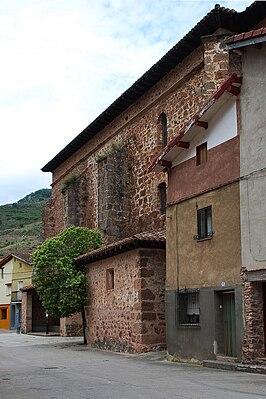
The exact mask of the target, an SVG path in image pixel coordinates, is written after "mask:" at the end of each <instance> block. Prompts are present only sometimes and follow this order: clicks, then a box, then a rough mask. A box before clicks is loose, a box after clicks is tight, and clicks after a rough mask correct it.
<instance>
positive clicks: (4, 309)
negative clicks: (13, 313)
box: [1, 308, 7, 320]
mask: <svg viewBox="0 0 266 399" xmlns="http://www.w3.org/2000/svg"><path fill="white" fill-rule="evenodd" d="M6 319H7V309H6V308H2V309H1V320H6Z"/></svg>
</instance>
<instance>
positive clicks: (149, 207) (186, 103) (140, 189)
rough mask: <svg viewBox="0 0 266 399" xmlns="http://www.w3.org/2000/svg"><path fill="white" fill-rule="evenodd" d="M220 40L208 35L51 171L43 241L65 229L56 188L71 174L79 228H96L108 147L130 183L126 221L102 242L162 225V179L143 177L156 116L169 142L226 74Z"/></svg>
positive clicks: (156, 143) (154, 140)
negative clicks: (78, 182) (119, 150)
mask: <svg viewBox="0 0 266 399" xmlns="http://www.w3.org/2000/svg"><path fill="white" fill-rule="evenodd" d="M223 37H224V36H222V37H220V36H216V35H214V36H213V37H209V38H208V39H206V40H205V41H204V43H203V44H202V45H200V46H199V47H198V49H196V50H195V51H194V52H193V53H191V54H190V55H189V56H188V57H187V58H186V59H185V60H183V61H182V62H181V63H180V64H179V65H177V66H176V67H175V68H173V70H171V71H170V72H169V73H168V74H167V75H166V76H165V77H164V78H162V79H161V81H159V82H158V83H157V84H155V85H154V86H153V87H152V88H151V89H150V90H149V91H147V93H145V94H144V95H143V96H142V97H141V98H140V99H138V100H137V101H136V102H135V103H134V104H133V105H132V106H130V107H129V108H128V109H126V110H125V111H124V112H123V113H121V114H120V115H119V116H118V117H117V118H115V119H114V121H113V122H111V123H110V124H109V125H108V126H107V127H106V128H104V129H103V130H102V131H100V132H99V133H98V134H97V135H96V136H95V137H94V138H92V139H91V140H90V141H88V142H87V143H86V144H84V145H83V146H82V147H81V148H80V149H79V150H78V151H77V152H76V153H75V154H73V155H72V156H71V157H70V158H69V159H68V160H66V161H65V162H64V163H63V164H62V165H60V166H59V167H58V168H57V169H56V170H55V171H54V173H53V184H52V192H53V193H52V200H51V202H50V214H49V212H47V210H46V211H45V212H46V214H45V218H44V231H45V236H46V237H48V236H49V235H54V234H57V233H58V232H60V231H61V230H62V229H64V228H65V227H67V220H66V217H65V215H66V214H68V215H69V216H71V215H70V213H69V211H68V210H67V209H66V207H67V201H65V198H64V194H63V193H62V188H63V185H64V182H65V180H66V179H68V178H69V177H70V176H71V175H76V176H78V177H80V179H83V180H84V181H86V182H87V183H86V184H87V185H86V189H85V191H84V192H82V190H83V188H82V187H81V186H80V187H79V189H80V190H81V192H80V194H78V198H79V200H80V201H81V200H82V199H83V203H82V206H80V205H79V211H78V214H79V218H80V225H83V226H87V227H89V228H98V227H99V225H98V221H99V219H98V211H99V209H98V204H99V202H98V189H99V181H98V179H99V174H98V172H99V171H98V160H99V159H100V158H101V157H104V156H105V154H108V153H110V150H111V149H112V146H113V145H120V146H122V147H123V148H126V149H127V151H126V152H125V153H123V154H122V156H123V158H124V159H123V164H124V165H127V168H128V174H129V175H130V185H127V189H126V190H125V196H127V197H128V198H130V202H129V208H127V206H126V208H125V213H126V215H125V217H126V218H129V219H128V220H127V228H125V229H122V230H120V231H118V236H117V237H114V236H113V232H111V233H110V228H107V232H106V239H107V242H111V241H114V240H115V239H119V238H123V237H126V236H131V235H132V234H137V233H139V232H142V231H147V230H158V229H160V228H162V227H163V226H164V224H165V217H164V215H161V209H160V208H161V204H160V199H159V189H158V186H159V184H160V183H162V182H163V181H164V180H165V175H164V174H163V173H162V174H156V173H148V165H149V164H150V163H151V161H152V159H153V158H154V156H155V155H156V153H157V152H158V150H159V149H161V148H162V137H161V131H160V129H159V128H158V118H159V116H160V115H161V114H162V112H164V113H165V114H166V116H167V130H168V139H169V140H171V139H172V138H173V137H175V136H176V135H177V134H178V132H179V130H180V129H181V128H182V127H183V126H184V124H185V123H187V122H188V121H189V120H190V118H191V117H192V116H193V115H194V114H195V113H196V112H197V111H198V110H199V109H200V108H201V106H202V105H203V103H205V102H206V100H207V99H208V98H210V96H211V95H212V94H213V93H214V92H215V91H216V89H217V88H218V87H219V86H220V84H221V83H222V82H223V81H224V79H225V78H226V77H227V76H229V69H230V68H229V67H230V65H229V58H228V53H227V52H226V51H225V50H224V49H222V48H221V46H220V40H222V38H223ZM231 72H232V70H231V69H230V73H231ZM80 204H81V202H80ZM118 206H119V204H115V205H114V207H118ZM123 212H124V211H123ZM109 233H110V236H109Z"/></svg>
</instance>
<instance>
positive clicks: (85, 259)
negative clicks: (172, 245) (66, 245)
mask: <svg viewBox="0 0 266 399" xmlns="http://www.w3.org/2000/svg"><path fill="white" fill-rule="evenodd" d="M165 242H166V233H165V230H159V231H150V232H143V233H139V234H135V235H133V236H131V237H127V238H124V239H123V240H120V241H117V242H115V243H112V244H109V245H106V246H104V247H102V248H98V249H95V250H93V251H90V252H88V253H87V254H84V255H81V256H79V257H78V258H77V259H76V264H77V265H82V264H87V263H92V262H96V261H97V260H100V259H103V258H108V257H110V256H113V255H117V254H119V253H122V252H126V251H130V250H131V249H135V248H165Z"/></svg>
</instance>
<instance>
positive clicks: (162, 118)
mask: <svg viewBox="0 0 266 399" xmlns="http://www.w3.org/2000/svg"><path fill="white" fill-rule="evenodd" d="M160 121H161V129H162V130H161V132H162V146H163V147H165V146H166V145H167V141H168V138H167V117H166V114H165V113H164V112H163V113H162V114H161V115H160Z"/></svg>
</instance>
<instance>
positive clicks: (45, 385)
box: [0, 332, 266, 399]
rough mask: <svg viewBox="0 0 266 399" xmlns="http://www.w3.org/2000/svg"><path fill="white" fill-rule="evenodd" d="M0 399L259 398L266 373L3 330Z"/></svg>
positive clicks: (263, 391) (263, 395)
mask: <svg viewBox="0 0 266 399" xmlns="http://www.w3.org/2000/svg"><path fill="white" fill-rule="evenodd" d="M0 398H1V399H61V398H62V399H63V398H64V399H80V398H84V399H85V398H86V399H90V398H92V399H98V398H101V399H109V398H111V399H147V398H152V399H164V398H165V399H166V398H167V399H173V398H175V399H176V398H180V399H209V398H213V399H214V398H215V399H225V398H229V399H255V398H256V399H259V398H266V376H265V375H258V374H250V373H243V372H234V371H223V370H215V369H207V368H203V367H201V366H192V365H185V364H179V363H172V362H168V361H165V360H161V356H160V354H155V355H151V354H147V355H129V354H117V353H112V352H107V351H100V350H91V349H89V348H87V347H84V346H83V345H81V339H77V338H62V337H37V336H33V335H23V334H15V333H10V332H0Z"/></svg>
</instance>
